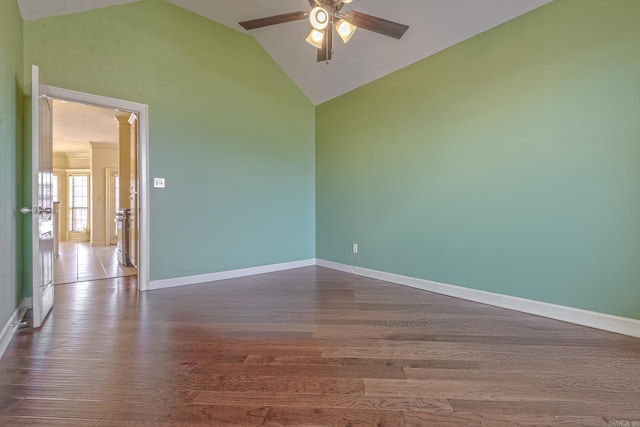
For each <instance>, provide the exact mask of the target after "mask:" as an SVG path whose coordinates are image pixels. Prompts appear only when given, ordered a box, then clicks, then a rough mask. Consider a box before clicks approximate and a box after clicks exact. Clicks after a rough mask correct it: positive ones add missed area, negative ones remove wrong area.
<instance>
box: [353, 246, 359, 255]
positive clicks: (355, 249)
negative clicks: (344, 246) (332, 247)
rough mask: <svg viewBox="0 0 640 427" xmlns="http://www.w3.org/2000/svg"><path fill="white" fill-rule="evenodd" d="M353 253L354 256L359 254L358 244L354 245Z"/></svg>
mask: <svg viewBox="0 0 640 427" xmlns="http://www.w3.org/2000/svg"><path fill="white" fill-rule="evenodd" d="M353 253H354V254H357V253H358V244H357V243H354V244H353Z"/></svg>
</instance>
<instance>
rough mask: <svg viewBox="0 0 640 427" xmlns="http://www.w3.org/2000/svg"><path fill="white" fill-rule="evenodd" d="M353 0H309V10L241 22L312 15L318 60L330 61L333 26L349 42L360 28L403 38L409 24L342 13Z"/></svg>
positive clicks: (248, 26)
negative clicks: (345, 6)
mask: <svg viewBox="0 0 640 427" xmlns="http://www.w3.org/2000/svg"><path fill="white" fill-rule="evenodd" d="M352 1H353V0H309V4H310V5H311V7H312V9H311V11H310V12H291V13H284V14H281V15H274V16H267V17H265V18H258V19H252V20H250V21H243V22H240V23H239V24H240V25H241V26H242V27H243V28H244V29H245V30H253V29H256V28H262V27H268V26H270V25H276V24H283V23H285V22H293V21H299V20H302V19H306V18H309V22H310V23H311V27H312V28H311V33H309V36H308V37H307V42H309V44H311V45H312V46H314V47H315V48H316V49H317V50H318V55H317V59H318V62H322V61H327V62H328V61H329V60H330V59H331V55H332V53H333V28H334V27H335V29H336V32H337V33H338V35H339V36H340V38H341V39H342V41H344V42H345V43H347V42H348V41H349V39H350V38H351V36H353V33H354V32H355V31H356V29H358V28H362V29H365V30H369V31H373V32H375V33H378V34H382V35H385V36H388V37H393V38H395V39H400V38H402V36H403V35H404V33H405V32H406V31H407V30H408V29H409V26H408V25H403V24H398V23H397V22H392V21H387V20H386V19H382V18H377V17H375V16H371V15H367V14H365V13H362V12H358V11H355V10H349V11H347V12H345V13H342V12H341V10H342V8H343V7H344V5H345V4H348V3H351V2H352Z"/></svg>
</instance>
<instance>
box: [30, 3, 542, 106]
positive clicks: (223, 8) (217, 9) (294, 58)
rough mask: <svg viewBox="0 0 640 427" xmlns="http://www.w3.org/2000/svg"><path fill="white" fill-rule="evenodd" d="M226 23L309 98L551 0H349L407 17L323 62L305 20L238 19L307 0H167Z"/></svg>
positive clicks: (74, 7) (369, 10) (50, 10)
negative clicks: (396, 30) (400, 30)
mask: <svg viewBox="0 0 640 427" xmlns="http://www.w3.org/2000/svg"><path fill="white" fill-rule="evenodd" d="M134 1H138V0H56V1H51V0H18V3H19V5H20V10H21V11H22V16H23V18H24V19H25V20H32V19H38V18H43V17H47V16H54V15H61V14H67V13H74V12H79V11H83V10H88V9H95V8H100V7H106V6H112V5H118V4H123V3H131V2H134ZM167 1H169V2H171V3H173V4H175V5H177V6H180V7H183V8H185V9H188V10H190V11H192V12H195V13H197V14H200V15H202V16H204V17H206V18H209V19H211V20H213V21H216V22H218V23H221V24H223V25H226V26H228V27H230V28H232V29H234V30H237V31H240V32H243V33H246V34H249V35H250V36H252V37H254V38H255V39H256V40H257V41H258V43H260V45H262V47H263V48H264V49H265V50H266V51H267V52H268V53H269V55H271V57H272V58H273V59H274V60H275V61H276V62H277V63H278V64H279V65H280V67H282V69H283V70H284V71H285V72H286V73H287V74H288V75H289V77H290V78H291V79H292V80H293V81H294V82H295V83H296V85H297V86H298V87H299V88H300V89H301V90H302V92H304V94H305V95H306V96H307V97H308V98H309V100H310V101H311V102H312V103H313V104H316V105H317V104H320V103H322V102H324V101H327V100H329V99H332V98H334V97H336V96H339V95H342V94H344V93H346V92H348V91H350V90H353V89H355V88H357V87H359V86H362V85H364V84H366V83H369V82H371V81H373V80H376V79H378V78H380V77H383V76H385V75H387V74H389V73H391V72H393V71H396V70H399V69H400V68H403V67H406V66H407V65H409V64H412V63H414V62H416V61H419V60H421V59H423V58H426V57H428V56H430V55H433V54H434V53H436V52H439V51H441V50H443V49H446V48H447V47H450V46H452V45H454V44H456V43H459V42H461V41H463V40H465V39H468V38H470V37H473V36H475V35H477V34H479V33H482V32H484V31H486V30H488V29H490V28H492V27H495V26H497V25H500V24H502V23H504V22H506V21H509V20H511V19H513V18H515V17H517V16H520V15H522V14H525V13H527V12H529V11H531V10H533V9H536V8H538V7H540V6H542V5H544V4H546V3H549V2H551V1H552V0H400V1H390V0H354V1H353V3H351V4H348V5H346V6H345V8H344V9H343V11H347V10H358V11H360V12H363V13H366V14H369V15H374V16H378V17H381V18H384V19H388V20H391V21H396V22H399V23H402V24H406V25H409V26H410V28H409V30H408V31H407V33H406V34H405V35H404V37H403V38H402V39H401V40H396V39H393V38H389V37H385V36H382V35H380V34H377V33H373V32H370V31H366V30H362V29H359V30H357V31H356V34H355V35H354V36H353V38H352V39H351V40H350V41H349V43H348V44H343V43H342V41H340V40H339V39H338V40H337V41H336V43H335V46H334V56H333V59H332V60H331V61H330V62H329V63H324V62H320V63H318V62H316V51H315V49H314V48H313V47H312V46H310V45H309V44H307V43H306V41H305V39H306V37H307V34H308V33H309V30H310V25H309V22H308V21H307V20H301V21H297V22H290V23H286V24H279V25H274V26H271V27H265V28H260V29H256V30H251V31H246V30H244V29H243V28H242V27H240V26H239V25H238V22H241V21H245V20H250V19H254V18H261V17H264V16H270V15H276V14H281V13H287V12H295V11H308V10H309V9H310V6H309V1H308V0H167Z"/></svg>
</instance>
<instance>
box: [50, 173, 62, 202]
mask: <svg viewBox="0 0 640 427" xmlns="http://www.w3.org/2000/svg"><path fill="white" fill-rule="evenodd" d="M51 189H52V190H53V193H52V195H51V196H52V198H53V201H54V202H59V201H60V199H59V197H60V196H59V194H58V174H55V173H54V174H53V175H51Z"/></svg>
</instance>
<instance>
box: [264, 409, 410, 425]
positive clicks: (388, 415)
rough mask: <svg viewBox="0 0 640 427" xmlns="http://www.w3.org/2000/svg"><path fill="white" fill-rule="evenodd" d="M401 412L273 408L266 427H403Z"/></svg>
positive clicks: (268, 414) (268, 415) (266, 421)
mask: <svg viewBox="0 0 640 427" xmlns="http://www.w3.org/2000/svg"><path fill="white" fill-rule="evenodd" d="M403 425H404V421H403V420H402V413H401V412H400V411H379V410H366V411H365V410H350V409H328V408H323V409H320V408H316V409H313V408H271V409H270V410H269V412H268V413H267V418H266V419H265V422H264V426H267V427H280V426H324V427H345V426H350V427H371V426H376V427H401V426H403Z"/></svg>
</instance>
